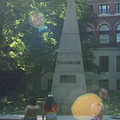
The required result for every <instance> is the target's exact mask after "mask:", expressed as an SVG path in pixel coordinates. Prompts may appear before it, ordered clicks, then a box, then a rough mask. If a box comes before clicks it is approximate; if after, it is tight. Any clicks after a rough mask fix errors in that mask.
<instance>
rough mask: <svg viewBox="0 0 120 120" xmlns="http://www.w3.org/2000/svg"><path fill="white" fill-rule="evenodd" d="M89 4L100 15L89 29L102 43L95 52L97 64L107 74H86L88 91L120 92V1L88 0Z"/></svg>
mask: <svg viewBox="0 0 120 120" xmlns="http://www.w3.org/2000/svg"><path fill="white" fill-rule="evenodd" d="M88 4H89V6H90V8H91V9H92V10H93V12H94V13H95V14H97V15H98V19H97V20H96V22H94V23H93V24H89V23H88V27H87V28H88V31H90V32H91V34H92V35H93V37H95V38H97V39H99V43H100V45H99V47H98V48H97V49H96V50H94V54H95V57H96V59H95V63H96V64H98V65H100V66H101V67H102V68H104V70H105V73H104V74H101V75H97V74H94V73H90V72H86V84H87V86H88V89H97V90H99V88H101V87H104V88H107V89H109V90H120V0H88Z"/></svg>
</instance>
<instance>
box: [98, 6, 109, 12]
mask: <svg viewBox="0 0 120 120" xmlns="http://www.w3.org/2000/svg"><path fill="white" fill-rule="evenodd" d="M103 13H107V14H108V13H110V8H109V5H100V6H99V14H103Z"/></svg>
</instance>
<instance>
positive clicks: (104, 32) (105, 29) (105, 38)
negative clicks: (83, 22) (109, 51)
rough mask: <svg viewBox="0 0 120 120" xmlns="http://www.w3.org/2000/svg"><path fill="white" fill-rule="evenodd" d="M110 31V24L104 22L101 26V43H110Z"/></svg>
mask: <svg viewBox="0 0 120 120" xmlns="http://www.w3.org/2000/svg"><path fill="white" fill-rule="evenodd" d="M109 31H110V28H109V26H108V25H106V24H104V25H101V26H100V27H99V41H100V44H109Z"/></svg>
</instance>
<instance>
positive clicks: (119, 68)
mask: <svg viewBox="0 0 120 120" xmlns="http://www.w3.org/2000/svg"><path fill="white" fill-rule="evenodd" d="M116 71H117V72H120V56H117V57H116Z"/></svg>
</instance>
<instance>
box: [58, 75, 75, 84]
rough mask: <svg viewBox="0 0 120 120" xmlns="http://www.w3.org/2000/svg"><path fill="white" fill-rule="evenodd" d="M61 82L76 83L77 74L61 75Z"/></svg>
mask: <svg viewBox="0 0 120 120" xmlns="http://www.w3.org/2000/svg"><path fill="white" fill-rule="evenodd" d="M60 83H76V75H60Z"/></svg>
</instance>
